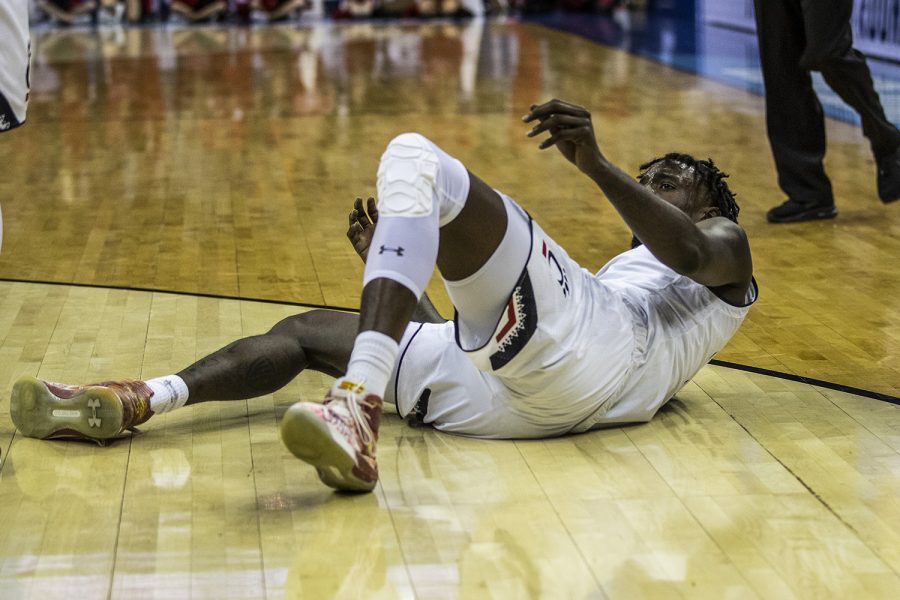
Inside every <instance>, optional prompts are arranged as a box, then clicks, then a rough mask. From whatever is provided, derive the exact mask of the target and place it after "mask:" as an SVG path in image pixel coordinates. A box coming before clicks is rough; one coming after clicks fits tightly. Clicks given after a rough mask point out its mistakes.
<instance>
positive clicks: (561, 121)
mask: <svg viewBox="0 0 900 600" xmlns="http://www.w3.org/2000/svg"><path fill="white" fill-rule="evenodd" d="M522 120H523V121H524V122H526V123H531V122H533V121H537V122H538V123H537V125H535V126H534V128H533V129H532V130H531V131H529V132H528V137H534V136H536V135H540V134H541V133H544V132H545V131H547V132H549V133H550V137H548V138H547V139H545V140H544V141H542V142H541V144H540V146H538V147H539V148H540V149H541V150H545V149H547V148H549V147H550V146H556V148H557V149H558V150H559V151H560V153H562V155H563V156H564V157H566V160H568V161H569V162H571V163H572V164H574V165H575V166H576V167H578V168H579V169H580V170H581V171H582V172H583V173H585V174H587V175H588V176H590V175H591V174H592V172H593V171H594V170H595V169H596V168H597V166H598V165H599V164H600V163H601V162H602V161H603V160H604V158H603V154H601V152H600V148H599V147H598V146H597V139H596V137H594V125H593V123H592V122H591V113H590V112H589V111H588V110H587V109H585V108H584V107H581V106H577V105H575V104H571V103H569V102H565V101H563V100H558V99H553V100H551V101H550V102H546V103H544V104H532V105H531V110H530V111H529V113H528V114H527V115H525V116H524V117H522Z"/></svg>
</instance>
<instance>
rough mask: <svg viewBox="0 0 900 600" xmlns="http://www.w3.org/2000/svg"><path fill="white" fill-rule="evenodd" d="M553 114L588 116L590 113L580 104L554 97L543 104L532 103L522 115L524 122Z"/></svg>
mask: <svg viewBox="0 0 900 600" xmlns="http://www.w3.org/2000/svg"><path fill="white" fill-rule="evenodd" d="M554 114H566V115H571V116H575V117H590V115H591V113H590V112H588V110H587V109H585V108H584V107H582V106H578V105H577V104H572V103H571V102H566V101H564V100H559V99H557V98H554V99H553V100H551V101H550V102H545V103H544V104H537V105H532V106H531V110H530V111H529V112H528V114H527V115H525V116H523V117H522V120H523V121H525V122H526V123H529V122H531V121H534V120H535V119H538V120H543V119H545V118H547V117H549V116H551V115H554Z"/></svg>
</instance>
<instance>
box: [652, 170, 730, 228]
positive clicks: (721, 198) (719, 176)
mask: <svg viewBox="0 0 900 600" xmlns="http://www.w3.org/2000/svg"><path fill="white" fill-rule="evenodd" d="M665 162H675V163H679V164H682V165H685V166H687V167H688V168H693V169H694V170H695V171H696V172H697V174H698V176H699V177H700V181H701V182H702V183H703V185H705V186H706V189H707V190H709V194H710V196H712V199H713V202H714V203H715V206H716V207H718V209H719V212H720V213H721V214H722V216H723V217H725V218H726V219H728V220H730V221H734V222H735V223H737V217H738V213H739V212H740V210H741V209H740V207H739V206H738V205H737V202H735V201H734V193H732V191H731V190H730V189H728V184H727V183H725V178H726V177H728V173H723V172H722V171H720V170H719V168H718V167H717V166H716V165H715V164H713V161H712V159H711V158H710V159H707V160H697V159H696V158H694V157H693V156H691V155H690V154H682V153H680V152H669V153H668V154H666V155H665V156H661V157H659V158H654V159H653V160H651V161H650V162H647V163H644V164H642V165H641V174H640V177H643V176H644V175H645V174H646V173H647V171H649V170H650V168H651V167H653V166H654V165H657V164H659V163H665Z"/></svg>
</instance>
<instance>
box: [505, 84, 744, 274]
mask: <svg viewBox="0 0 900 600" xmlns="http://www.w3.org/2000/svg"><path fill="white" fill-rule="evenodd" d="M522 120H523V121H525V122H526V123H531V122H535V121H537V124H536V125H535V126H534V127H533V128H532V129H531V131H529V132H528V136H529V137H534V136H537V135H539V134H541V133H544V132H548V133H549V134H550V137H548V138H546V139H544V140H543V141H542V142H541V144H540V146H539V147H540V148H541V149H542V150H543V149H546V148H550V147H551V146H556V148H557V149H558V150H559V151H560V153H561V154H562V155H563V156H564V157H565V158H566V160H568V161H569V162H571V163H572V164H574V165H575V166H576V167H578V168H579V170H581V171H582V172H583V173H584V174H585V175H587V176H588V177H590V178H591V179H592V180H593V181H594V182H595V183H596V184H597V185H598V186H599V187H600V189H601V190H603V193H604V194H606V197H607V198H608V199H609V201H610V202H611V203H612V205H613V206H614V207H615V208H616V210H617V211H618V212H619V214H620V215H621V216H622V218H623V219H624V220H625V223H626V224H627V225H628V226H629V227H630V228H631V231H632V232H633V233H634V234H635V235H636V236H637V238H638V239H639V240H641V242H643V243H644V245H646V246H647V248H648V249H649V250H650V251H651V252H652V253H653V255H654V256H656V258H658V259H659V260H660V262H662V263H663V264H665V265H666V266H668V267H669V268H671V269H673V270H674V271H676V272H678V273H680V274H682V275H685V276H687V277H690V278H692V279H693V280H695V281H697V282H698V283H701V284H703V285H706V286H709V287H720V286H731V285H736V286H744V290H746V285H747V284H749V282H750V276H751V270H752V266H751V262H750V247H749V245H748V243H747V238H746V235H745V234H744V231H743V229H742V228H741V227H740V226H739V225H737V223H734V222H732V221H729V220H728V219H726V218H724V217H718V216H715V214H714V213H715V209H712V210H711V212H710V214H709V215H708V216H709V218H707V219H704V220H701V221H699V222H697V223H695V222H694V220H693V219H692V218H691V217H690V216H689V215H688V214H687V213H685V212H684V211H682V210H681V209H679V208H677V207H676V206H674V205H673V204H670V203H669V202H666V201H665V200H663V199H662V198H660V197H659V196H657V195H656V194H655V193H653V192H652V191H651V190H649V189H648V188H646V187H644V186H642V185H641V184H640V183H638V182H637V181H636V180H635V179H634V178H633V177H631V176H629V175H628V174H627V173H625V172H623V171H622V170H621V169H619V168H618V167H616V166H615V165H613V164H612V163H611V162H609V160H607V159H606V157H605V156H604V155H603V153H602V152H600V148H599V146H598V145H597V140H596V137H595V134H594V126H593V123H592V122H591V113H590V112H589V111H588V110H586V109H585V108H583V107H581V106H577V105H574V104H571V103H568V102H564V101H562V100H551V101H550V102H547V103H545V104H540V105H532V107H531V110H530V111H529V113H528V114H527V115H525V116H524V117H522Z"/></svg>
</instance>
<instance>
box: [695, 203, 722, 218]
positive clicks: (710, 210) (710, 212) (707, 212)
mask: <svg viewBox="0 0 900 600" xmlns="http://www.w3.org/2000/svg"><path fill="white" fill-rule="evenodd" d="M721 216H722V210H721V209H720V208H719V207H718V206H707V207H706V208H705V209H703V212H702V213H701V215H700V220H701V221H705V220H706V219H712V218H713V217H721Z"/></svg>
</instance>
